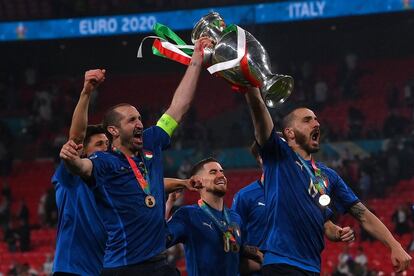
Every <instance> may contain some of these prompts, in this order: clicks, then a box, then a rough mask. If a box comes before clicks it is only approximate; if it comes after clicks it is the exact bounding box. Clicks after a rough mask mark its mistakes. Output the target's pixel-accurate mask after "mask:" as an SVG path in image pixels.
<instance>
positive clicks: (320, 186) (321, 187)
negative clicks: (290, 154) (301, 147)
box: [296, 153, 329, 195]
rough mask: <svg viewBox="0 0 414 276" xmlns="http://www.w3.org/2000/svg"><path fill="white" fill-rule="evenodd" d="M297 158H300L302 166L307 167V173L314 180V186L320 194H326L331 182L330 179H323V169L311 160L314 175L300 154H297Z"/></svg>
mask: <svg viewBox="0 0 414 276" xmlns="http://www.w3.org/2000/svg"><path fill="white" fill-rule="evenodd" d="M296 155H297V157H298V158H299V161H300V162H301V163H302V165H303V166H304V167H305V169H306V171H307V173H308V174H309V176H310V178H311V179H312V182H313V185H314V186H315V188H316V189H317V190H318V192H319V193H320V194H321V195H324V194H325V191H326V189H327V188H328V185H329V182H328V179H327V178H325V177H322V173H321V169H320V168H318V167H317V166H316V163H315V160H313V158H311V164H312V168H313V171H314V173H312V171H311V169H310V168H309V166H308V164H307V163H306V161H305V160H304V159H303V158H302V157H301V156H300V155H299V154H298V153H296Z"/></svg>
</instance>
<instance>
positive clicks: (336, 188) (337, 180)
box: [330, 170, 360, 214]
mask: <svg viewBox="0 0 414 276" xmlns="http://www.w3.org/2000/svg"><path fill="white" fill-rule="evenodd" d="M330 171H331V173H332V175H333V180H334V181H333V182H332V200H333V203H334V207H335V209H336V210H338V212H340V213H342V214H343V213H346V212H347V211H348V210H349V208H351V207H352V206H354V205H355V204H356V203H358V202H359V201H360V200H359V198H358V197H357V196H356V195H355V193H354V192H353V191H352V189H351V188H349V187H348V185H346V184H345V182H344V181H343V180H342V178H341V177H340V176H339V175H338V174H337V173H336V172H334V171H333V170H330Z"/></svg>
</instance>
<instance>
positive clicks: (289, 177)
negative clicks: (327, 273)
mask: <svg viewBox="0 0 414 276" xmlns="http://www.w3.org/2000/svg"><path fill="white" fill-rule="evenodd" d="M260 154H261V156H262V158H263V164H264V166H263V167H264V183H266V185H265V202H266V217H267V226H266V227H267V229H268V233H266V239H265V241H264V243H263V244H262V249H263V250H264V252H265V258H264V265H267V264H275V263H282V264H289V265H292V266H295V267H299V268H301V269H304V270H308V271H313V272H320V263H321V257H320V254H321V252H322V250H323V248H324V237H323V234H324V229H323V225H324V223H325V221H326V219H327V218H328V217H329V214H328V212H330V210H329V209H328V208H324V207H321V206H320V205H319V204H318V199H319V195H318V193H317V192H315V190H314V189H313V188H312V187H313V185H311V178H310V176H309V173H308V172H307V170H306V169H305V168H304V167H303V166H304V164H302V163H301V161H300V160H299V159H298V157H297V155H296V153H295V152H294V151H293V150H292V149H291V148H290V147H289V146H288V144H287V143H286V141H284V140H283V139H282V138H280V137H279V136H278V135H276V133H275V132H274V131H272V134H271V136H270V137H269V139H268V141H266V143H265V145H263V146H262V148H261V149H260ZM305 165H307V166H311V165H310V162H306V164H305ZM317 166H318V167H319V168H320V169H321V171H322V175H323V176H324V177H327V178H328V180H329V185H328V188H327V191H326V193H327V194H328V195H329V196H330V197H331V199H332V201H331V202H333V203H331V204H335V206H336V207H337V209H338V210H342V211H346V210H347V209H348V208H349V207H351V206H352V205H354V204H355V203H357V202H358V201H359V200H358V198H357V197H356V196H355V194H354V193H353V192H352V190H351V189H350V188H348V187H347V185H346V184H345V183H344V181H343V180H342V179H341V178H340V177H339V176H338V174H337V173H336V172H335V171H334V170H332V169H330V168H328V167H326V166H324V165H323V164H321V163H317ZM310 168H312V167H310Z"/></svg>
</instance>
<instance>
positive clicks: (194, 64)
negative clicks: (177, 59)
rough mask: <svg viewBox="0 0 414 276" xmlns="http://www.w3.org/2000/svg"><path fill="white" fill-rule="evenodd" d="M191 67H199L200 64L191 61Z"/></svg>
mask: <svg viewBox="0 0 414 276" xmlns="http://www.w3.org/2000/svg"><path fill="white" fill-rule="evenodd" d="M190 65H192V66H198V63H197V62H195V61H191V62H190Z"/></svg>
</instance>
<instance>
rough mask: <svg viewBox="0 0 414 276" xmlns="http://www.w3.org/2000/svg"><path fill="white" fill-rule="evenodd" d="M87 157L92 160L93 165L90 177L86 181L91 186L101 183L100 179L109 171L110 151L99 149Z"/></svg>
mask: <svg viewBox="0 0 414 276" xmlns="http://www.w3.org/2000/svg"><path fill="white" fill-rule="evenodd" d="M88 158H89V160H91V161H92V165H93V167H92V178H91V179H88V181H87V183H88V184H89V185H90V186H92V187H94V186H99V185H100V184H101V183H103V181H100V180H102V179H103V178H105V175H107V174H108V173H109V172H110V171H111V166H110V161H109V158H110V153H108V152H102V151H99V152H95V153H93V154H91V155H90V156H89V157H88Z"/></svg>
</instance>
